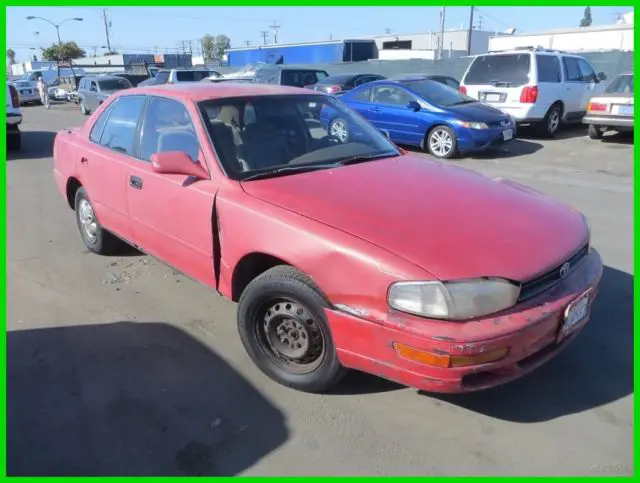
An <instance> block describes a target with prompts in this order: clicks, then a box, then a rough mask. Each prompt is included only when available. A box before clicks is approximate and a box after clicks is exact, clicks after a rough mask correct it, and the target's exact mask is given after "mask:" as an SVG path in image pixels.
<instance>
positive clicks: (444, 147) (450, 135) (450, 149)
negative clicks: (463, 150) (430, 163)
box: [426, 126, 458, 159]
mask: <svg viewBox="0 0 640 483" xmlns="http://www.w3.org/2000/svg"><path fill="white" fill-rule="evenodd" d="M426 144H427V146H426V147H427V149H428V150H429V152H430V153H431V154H432V155H433V156H435V157H436V158H440V159H450V158H453V157H454V156H455V155H456V152H457V151H458V140H457V138H456V133H455V132H453V129H451V128H450V127H447V126H436V127H434V128H433V129H432V130H431V131H430V132H429V134H428V135H427V143H426Z"/></svg>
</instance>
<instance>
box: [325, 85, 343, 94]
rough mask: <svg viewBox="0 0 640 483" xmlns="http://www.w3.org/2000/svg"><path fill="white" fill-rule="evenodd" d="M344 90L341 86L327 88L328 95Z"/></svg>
mask: <svg viewBox="0 0 640 483" xmlns="http://www.w3.org/2000/svg"><path fill="white" fill-rule="evenodd" d="M341 90H342V88H341V87H340V86H329V87H327V93H328V94H335V93H337V92H340V91H341Z"/></svg>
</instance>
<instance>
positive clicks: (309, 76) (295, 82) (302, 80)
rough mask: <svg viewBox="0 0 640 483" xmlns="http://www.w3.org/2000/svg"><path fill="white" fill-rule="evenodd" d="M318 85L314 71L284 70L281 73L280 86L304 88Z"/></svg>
mask: <svg viewBox="0 0 640 483" xmlns="http://www.w3.org/2000/svg"><path fill="white" fill-rule="evenodd" d="M317 83H318V75H317V73H316V72H314V71H304V70H285V71H282V85H284V86H292V87H305V86H310V85H312V84H317Z"/></svg>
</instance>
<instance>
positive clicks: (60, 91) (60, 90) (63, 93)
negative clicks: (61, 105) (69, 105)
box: [47, 78, 68, 101]
mask: <svg viewBox="0 0 640 483" xmlns="http://www.w3.org/2000/svg"><path fill="white" fill-rule="evenodd" d="M67 94H68V91H67V89H65V88H64V86H62V84H61V82H60V79H59V78H58V79H55V80H54V81H52V82H51V83H50V84H48V85H47V95H48V96H49V99H51V100H55V101H66V100H67Z"/></svg>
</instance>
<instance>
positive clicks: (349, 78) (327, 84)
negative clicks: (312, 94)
mask: <svg viewBox="0 0 640 483" xmlns="http://www.w3.org/2000/svg"><path fill="white" fill-rule="evenodd" d="M383 79H384V77H383V76H381V75H374V74H337V75H330V76H329V77H325V78H324V79H321V80H320V81H319V82H318V83H316V84H312V85H310V86H307V88H309V89H313V90H316V91H320V92H325V93H327V94H332V95H339V94H342V93H344V92H347V91H350V90H351V89H353V88H354V87H358V86H360V85H362V84H367V83H369V82H373V81H377V80H383Z"/></svg>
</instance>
